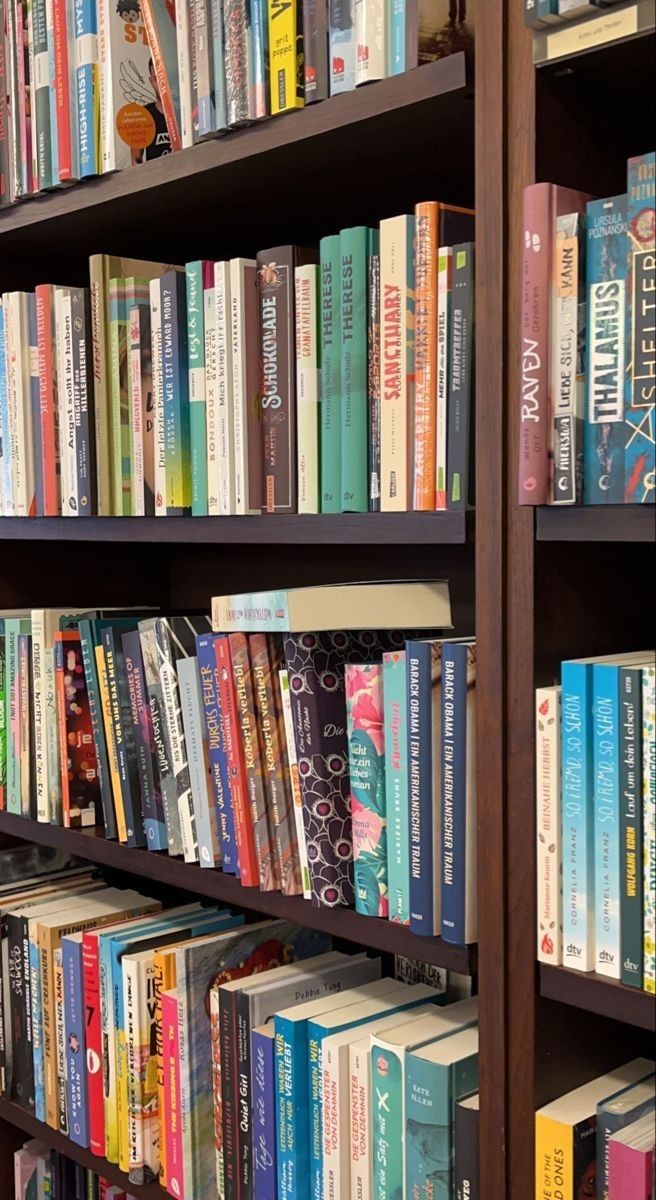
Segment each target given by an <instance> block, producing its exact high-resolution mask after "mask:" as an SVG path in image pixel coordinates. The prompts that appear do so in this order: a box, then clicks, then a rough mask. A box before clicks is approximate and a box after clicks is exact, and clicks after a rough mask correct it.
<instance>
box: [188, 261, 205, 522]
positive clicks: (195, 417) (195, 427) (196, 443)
mask: <svg viewBox="0 0 656 1200" xmlns="http://www.w3.org/2000/svg"><path fill="white" fill-rule="evenodd" d="M205 266H206V264H205V263H203V262H201V261H200V260H198V261H196V262H191V263H187V266H186V268H185V273H186V280H187V347H188V354H189V428H190V435H191V515H192V516H193V517H206V516H207V503H208V502H207V428H206V421H205V314H204V292H203V276H204V274H205Z"/></svg>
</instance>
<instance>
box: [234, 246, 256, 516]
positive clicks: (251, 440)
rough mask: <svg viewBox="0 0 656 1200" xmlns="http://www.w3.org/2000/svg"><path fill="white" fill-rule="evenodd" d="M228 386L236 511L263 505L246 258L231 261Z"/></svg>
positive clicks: (251, 279)
mask: <svg viewBox="0 0 656 1200" xmlns="http://www.w3.org/2000/svg"><path fill="white" fill-rule="evenodd" d="M230 308H231V332H232V390H233V402H234V474H235V484H234V487H235V511H236V512H237V513H240V514H241V513H251V514H254V513H260V512H261V511H262V429H261V420H260V395H259V392H260V374H259V372H260V357H259V355H260V335H259V293H258V287H257V267H256V264H255V262H253V261H251V260H250V259H243V258H233V259H232V261H231V263H230Z"/></svg>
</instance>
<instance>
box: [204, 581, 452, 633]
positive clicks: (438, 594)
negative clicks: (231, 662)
mask: <svg viewBox="0 0 656 1200" xmlns="http://www.w3.org/2000/svg"><path fill="white" fill-rule="evenodd" d="M452 627H453V626H452V622H451V602H450V598H449V585H448V583H447V581H446V580H443V579H439V580H409V581H407V582H405V581H402V582H399V581H382V582H376V583H337V584H332V585H331V586H329V587H325V586H322V587H306V588H288V589H284V588H283V589H280V590H274V591H270V592H243V593H240V594H239V595H234V596H214V597H213V599H212V628H213V629H214V630H215V631H216V632H218V633H225V632H227V631H229V630H235V629H239V630H242V631H244V632H247V633H248V632H255V631H260V632H272V633H276V632H277V633H306V632H313V633H320V632H322V631H324V630H328V629H451V628H452Z"/></svg>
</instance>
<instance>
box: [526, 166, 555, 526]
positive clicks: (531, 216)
mask: <svg viewBox="0 0 656 1200" xmlns="http://www.w3.org/2000/svg"><path fill="white" fill-rule="evenodd" d="M553 190H554V189H553V187H552V185H551V184H550V183H534V184H532V185H531V187H527V188H526V191H525V192H524V223H523V224H524V227H523V230H522V237H523V250H522V325H521V334H520V338H521V340H520V364H521V372H520V401H519V503H520V504H546V503H547V499H548V493H549V486H548V481H549V470H548V459H547V445H548V442H547V429H548V412H547V410H548V388H549V377H548V363H549V300H550V295H549V292H550V279H551V244H552V226H553V223H554V218H553Z"/></svg>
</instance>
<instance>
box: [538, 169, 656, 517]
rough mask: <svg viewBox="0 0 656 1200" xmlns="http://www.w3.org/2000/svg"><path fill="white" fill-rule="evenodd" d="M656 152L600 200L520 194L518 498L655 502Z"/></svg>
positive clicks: (566, 193) (548, 192) (549, 191)
mask: <svg viewBox="0 0 656 1200" xmlns="http://www.w3.org/2000/svg"><path fill="white" fill-rule="evenodd" d="M655 205H656V155H655V154H654V152H651V153H649V154H642V155H639V156H638V157H636V158H630V159H629V161H628V170H627V190H626V193H625V194H622V195H619V196H612V197H610V198H608V199H604V200H595V199H593V198H592V197H590V196H588V195H586V194H584V193H581V192H576V191H572V190H571V189H570V188H563V187H556V186H555V185H554V184H550V183H538V184H533V185H531V186H530V187H528V188H527V189H526V191H525V193H524V230H523V279H522V290H523V304H522V318H521V340H520V345H521V385H520V396H519V397H518V400H519V428H520V445H519V503H520V504H575V503H580V502H583V503H585V504H653V503H654V491H655V486H654V476H655V469H656V468H655V459H654V444H655V431H656V415H655V413H656V386H655V384H654V379H655V378H656V341H655V340H654V335H653V327H654V321H653V294H654V289H655V287H656V258H655V254H654V250H655V247H656V242H655V234H654V229H655Z"/></svg>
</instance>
